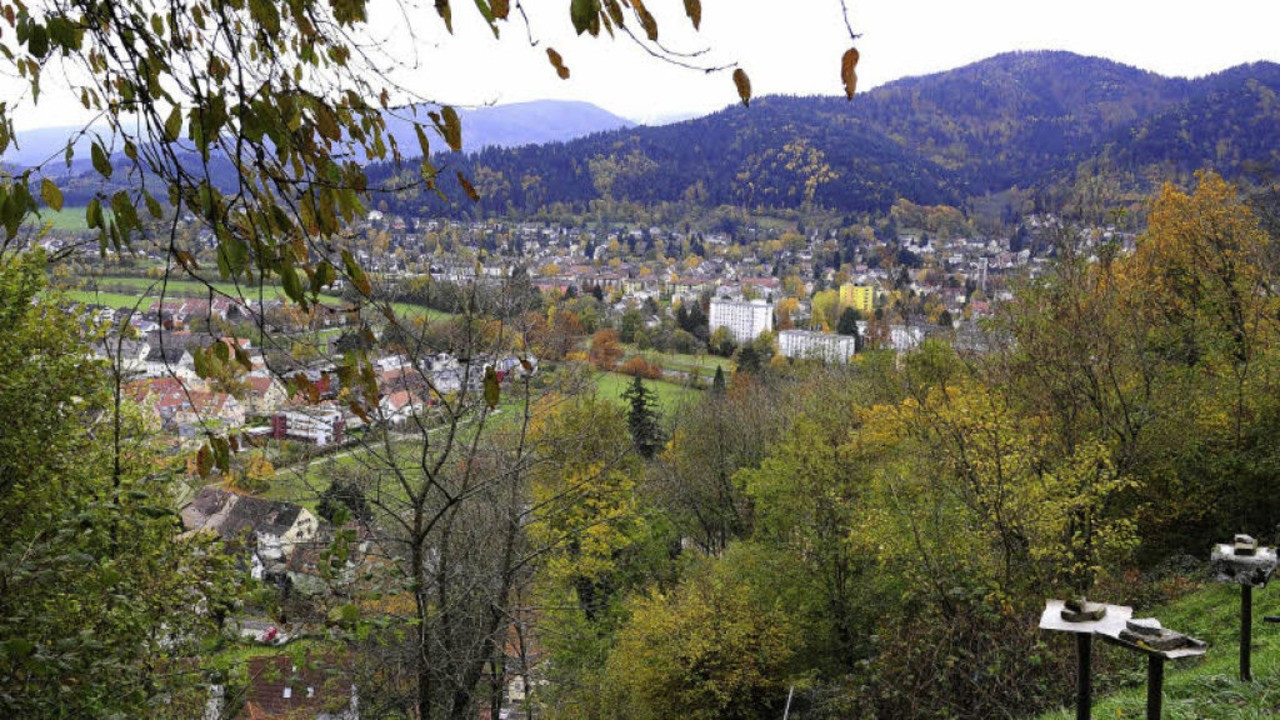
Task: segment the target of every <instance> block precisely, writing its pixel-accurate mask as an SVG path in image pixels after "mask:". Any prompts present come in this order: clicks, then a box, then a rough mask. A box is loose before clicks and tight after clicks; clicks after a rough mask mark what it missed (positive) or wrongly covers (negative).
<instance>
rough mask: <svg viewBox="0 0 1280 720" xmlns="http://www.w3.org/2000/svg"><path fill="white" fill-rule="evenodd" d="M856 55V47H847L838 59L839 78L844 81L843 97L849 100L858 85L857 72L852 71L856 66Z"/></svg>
mask: <svg viewBox="0 0 1280 720" xmlns="http://www.w3.org/2000/svg"><path fill="white" fill-rule="evenodd" d="M858 57H859V55H858V49H857V48H849V49H848V50H846V51H845V53H844V57H843V58H841V59H840V80H841V81H843V82H844V94H845V97H847V98H849V99H850V100H852V99H853V93H854V90H856V89H857V87H858V73H856V72H854V68H856V67H857V66H858Z"/></svg>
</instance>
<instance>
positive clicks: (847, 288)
mask: <svg viewBox="0 0 1280 720" xmlns="http://www.w3.org/2000/svg"><path fill="white" fill-rule="evenodd" d="M840 308H841V310H843V309H844V308H853V309H854V310H857V311H858V312H860V313H862V317H864V318H865V317H871V314H872V313H874V312H875V309H876V289H875V288H874V287H871V286H870V285H852V284H848V283H846V284H844V285H841V286H840Z"/></svg>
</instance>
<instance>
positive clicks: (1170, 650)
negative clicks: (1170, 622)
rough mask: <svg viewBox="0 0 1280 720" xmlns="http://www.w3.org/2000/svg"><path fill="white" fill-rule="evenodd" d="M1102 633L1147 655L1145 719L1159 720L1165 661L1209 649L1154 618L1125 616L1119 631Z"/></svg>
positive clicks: (1123, 645)
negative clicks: (1122, 626) (1112, 633)
mask: <svg viewBox="0 0 1280 720" xmlns="http://www.w3.org/2000/svg"><path fill="white" fill-rule="evenodd" d="M1104 637H1105V638H1106V639H1107V641H1108V642H1112V643H1115V644H1116V645H1119V646H1121V647H1125V648H1128V649H1130V650H1136V651H1138V652H1141V653H1143V654H1145V655H1146V656H1147V720H1160V714H1161V713H1162V712H1163V709H1164V663H1165V661H1166V660H1181V659H1183V658H1190V657H1199V656H1201V655H1204V654H1205V653H1206V652H1207V651H1208V650H1209V645H1208V643H1206V642H1204V641H1203V640H1197V639H1195V638H1193V637H1188V636H1186V635H1183V634H1182V633H1179V632H1174V631H1173V630H1170V629H1168V628H1165V627H1163V626H1162V625H1161V624H1160V621H1159V620H1156V619H1155V618H1142V619H1136V620H1134V619H1131V620H1128V621H1126V622H1125V624H1124V628H1123V629H1122V630H1120V632H1119V633H1118V634H1116V635H1114V636H1113V635H1110V634H1104Z"/></svg>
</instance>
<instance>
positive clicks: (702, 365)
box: [623, 345, 734, 380]
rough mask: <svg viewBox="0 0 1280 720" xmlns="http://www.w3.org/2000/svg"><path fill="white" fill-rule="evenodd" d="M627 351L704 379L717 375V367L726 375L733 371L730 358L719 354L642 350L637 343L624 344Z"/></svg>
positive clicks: (666, 368) (671, 369) (675, 370)
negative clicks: (722, 369)
mask: <svg viewBox="0 0 1280 720" xmlns="http://www.w3.org/2000/svg"><path fill="white" fill-rule="evenodd" d="M623 348H625V349H626V351H627V357H630V356H632V355H642V356H644V357H645V358H647V359H648V360H649V361H650V362H656V363H658V365H661V366H662V369H663V370H664V371H668V372H680V373H687V374H689V375H695V376H698V377H700V378H702V379H703V380H710V379H711V378H713V377H715V374H716V368H717V367H722V368H724V372H725V375H729V374H730V373H732V372H733V369H734V364H733V361H732V360H730V359H729V358H722V357H720V356H719V355H709V354H701V355H686V354H683V353H667V352H657V351H654V350H641V349H639V348H637V347H636V346H635V345H623Z"/></svg>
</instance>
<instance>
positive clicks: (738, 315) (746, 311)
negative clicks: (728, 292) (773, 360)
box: [710, 300, 773, 345]
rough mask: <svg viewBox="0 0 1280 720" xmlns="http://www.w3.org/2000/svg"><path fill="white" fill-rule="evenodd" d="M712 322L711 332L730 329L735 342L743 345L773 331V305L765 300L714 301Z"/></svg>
mask: <svg viewBox="0 0 1280 720" xmlns="http://www.w3.org/2000/svg"><path fill="white" fill-rule="evenodd" d="M710 320H711V322H710V325H711V332H715V331H716V328H719V327H724V328H728V329H729V334H731V335H733V340H734V342H736V343H738V344H739V345H742V344H743V343H749V342H751V341H752V340H755V339H756V338H757V337H759V336H760V333H762V332H764V331H765V330H770V331H771V330H773V305H772V304H771V303H767V302H765V301H764V300H751V301H744V300H712V301H711V318H710Z"/></svg>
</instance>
